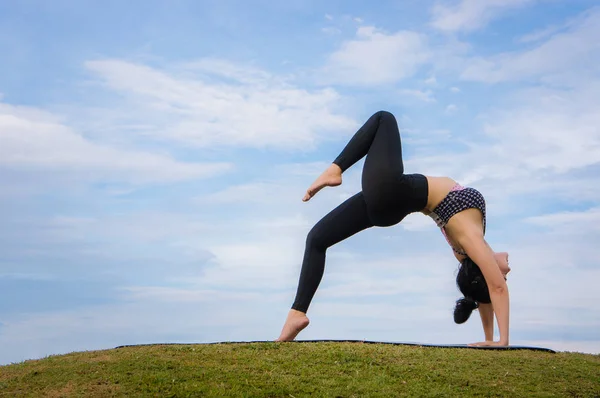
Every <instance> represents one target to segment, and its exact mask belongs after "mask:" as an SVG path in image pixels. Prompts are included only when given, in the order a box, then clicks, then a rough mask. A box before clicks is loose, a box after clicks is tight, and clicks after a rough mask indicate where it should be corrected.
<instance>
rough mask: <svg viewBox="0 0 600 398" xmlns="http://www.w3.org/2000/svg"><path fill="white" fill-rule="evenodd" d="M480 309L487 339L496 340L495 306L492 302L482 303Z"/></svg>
mask: <svg viewBox="0 0 600 398" xmlns="http://www.w3.org/2000/svg"><path fill="white" fill-rule="evenodd" d="M478 310H479V315H480V316H481V324H482V325H483V333H484V334H485V341H494V307H493V306H492V305H491V304H486V303H480V304H479V309H478Z"/></svg>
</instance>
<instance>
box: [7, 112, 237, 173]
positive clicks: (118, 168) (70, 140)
mask: <svg viewBox="0 0 600 398" xmlns="http://www.w3.org/2000/svg"><path fill="white" fill-rule="evenodd" d="M0 165H5V166H10V167H13V168H18V169H29V170H31V169H35V170H37V171H38V172H46V173H48V172H52V171H57V170H62V171H66V172H69V173H82V174H86V175H87V176H95V177H96V179H98V178H102V179H104V180H107V179H108V180H117V181H131V182H164V181H167V182H168V181H179V180H187V179H192V178H206V177H211V176H214V175H218V174H222V173H224V172H227V171H230V170H231V169H232V167H233V165H232V164H230V163H225V162H215V163H210V162H206V163H204V164H203V163H191V162H190V163H186V162H181V161H177V160H175V159H173V158H170V157H168V156H165V155H162V154H154V153H150V152H142V151H139V150H124V149H120V148H115V147H112V146H108V145H103V144H102V143H97V142H92V141H90V140H88V139H86V138H85V137H83V136H82V135H81V134H78V133H77V132H76V131H74V130H73V129H72V128H70V127H69V126H67V125H65V124H64V122H62V121H61V118H60V117H58V116H55V115H52V114H50V113H47V112H45V111H42V110H39V109H35V108H32V107H17V106H12V105H8V104H2V103H0Z"/></svg>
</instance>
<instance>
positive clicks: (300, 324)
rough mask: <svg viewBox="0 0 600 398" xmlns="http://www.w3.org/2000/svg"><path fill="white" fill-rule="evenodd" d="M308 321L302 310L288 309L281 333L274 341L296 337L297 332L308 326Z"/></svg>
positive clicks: (290, 339) (289, 339)
mask: <svg viewBox="0 0 600 398" xmlns="http://www.w3.org/2000/svg"><path fill="white" fill-rule="evenodd" d="M309 323H310V321H309V320H308V318H307V317H306V314H305V313H304V312H300V311H296V310H290V312H289V314H288V317H287V319H286V320H285V325H283V330H282V331H281V335H280V336H279V338H278V339H277V340H275V341H292V340H294V339H295V338H296V336H297V335H298V333H300V332H301V331H302V329H304V328H305V327H307V326H308V324H309Z"/></svg>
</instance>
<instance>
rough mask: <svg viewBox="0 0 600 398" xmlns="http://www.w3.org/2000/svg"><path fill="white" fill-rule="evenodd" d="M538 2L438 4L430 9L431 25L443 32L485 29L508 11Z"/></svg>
mask: <svg viewBox="0 0 600 398" xmlns="http://www.w3.org/2000/svg"><path fill="white" fill-rule="evenodd" d="M536 1H539V0H486V1H478V0H458V1H452V2H438V3H436V4H435V5H434V6H433V8H432V9H431V13H432V19H431V25H432V26H433V27H434V28H436V29H439V30H442V31H445V32H471V31H474V30H478V29H481V28H483V27H485V26H486V25H487V24H488V23H489V22H491V21H492V20H494V19H496V18H498V17H500V16H501V15H502V14H503V13H505V12H506V11H507V10H510V9H516V8H520V7H525V6H528V5H531V4H533V3H535V2H536Z"/></svg>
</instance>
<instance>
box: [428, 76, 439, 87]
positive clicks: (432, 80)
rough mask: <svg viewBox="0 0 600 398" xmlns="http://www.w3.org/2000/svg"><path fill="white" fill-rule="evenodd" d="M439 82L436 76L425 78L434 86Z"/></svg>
mask: <svg viewBox="0 0 600 398" xmlns="http://www.w3.org/2000/svg"><path fill="white" fill-rule="evenodd" d="M436 83H437V79H436V77H435V76H431V77H429V78H427V79H426V80H425V84H428V85H431V86H434V85H435V84H436Z"/></svg>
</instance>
